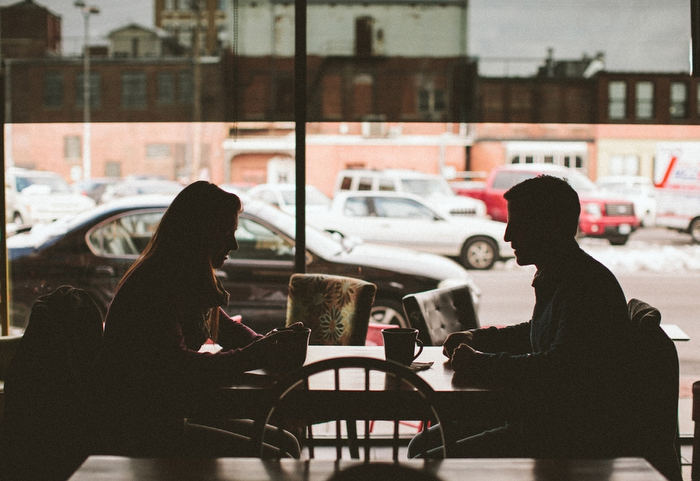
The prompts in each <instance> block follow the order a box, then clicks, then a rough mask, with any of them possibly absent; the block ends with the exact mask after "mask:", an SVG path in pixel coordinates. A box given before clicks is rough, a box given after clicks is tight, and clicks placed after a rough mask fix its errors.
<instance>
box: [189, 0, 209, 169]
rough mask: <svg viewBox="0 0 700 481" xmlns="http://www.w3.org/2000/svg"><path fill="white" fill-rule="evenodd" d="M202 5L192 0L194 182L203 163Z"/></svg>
mask: <svg viewBox="0 0 700 481" xmlns="http://www.w3.org/2000/svg"><path fill="white" fill-rule="evenodd" d="M202 4H204V5H205V6H206V0H192V9H193V10H194V21H195V25H194V42H192V43H193V49H194V52H193V55H192V60H193V62H194V65H193V70H194V72H193V84H194V86H193V88H194V92H193V97H194V98H193V104H194V105H193V109H192V120H193V125H192V127H193V135H192V137H193V142H192V172H191V173H190V174H191V175H190V179H191V180H192V181H195V180H198V179H199V171H200V167H201V161H202V61H201V60H202V59H201V50H202V41H201V37H202Z"/></svg>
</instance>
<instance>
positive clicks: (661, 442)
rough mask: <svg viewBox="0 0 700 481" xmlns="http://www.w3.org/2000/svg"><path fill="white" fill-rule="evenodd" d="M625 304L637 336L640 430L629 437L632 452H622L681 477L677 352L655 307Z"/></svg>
mask: <svg viewBox="0 0 700 481" xmlns="http://www.w3.org/2000/svg"><path fill="white" fill-rule="evenodd" d="M627 307H628V313H629V316H630V319H631V320H632V322H633V324H634V325H635V326H637V333H638V339H639V346H638V348H639V351H638V352H639V359H638V365H637V367H638V372H639V374H640V379H639V382H640V389H639V397H640V398H639V403H640V404H639V406H637V407H638V408H640V418H639V425H640V432H639V436H638V437H637V439H634V440H631V444H632V445H633V448H632V452H630V453H623V454H625V455H635V456H640V455H641V456H643V457H644V458H646V459H647V461H649V463H650V464H651V465H652V466H654V467H655V468H656V469H657V470H658V471H659V472H661V474H663V475H664V476H666V477H667V478H668V479H669V480H672V481H681V479H682V477H681V466H680V457H679V446H678V389H679V362H678V352H677V351H676V346H675V344H674V343H673V341H672V340H671V339H670V338H669V337H668V335H666V333H665V332H664V330H663V329H662V328H661V326H660V323H661V313H660V312H659V310H658V309H656V308H655V307H652V306H650V305H649V304H647V303H646V302H643V301H640V300H639V299H631V300H630V301H629V302H628V305H627ZM630 408H633V407H632V406H631V407H630Z"/></svg>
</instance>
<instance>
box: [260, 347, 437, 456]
mask: <svg viewBox="0 0 700 481" xmlns="http://www.w3.org/2000/svg"><path fill="white" fill-rule="evenodd" d="M434 397H435V393H434V391H433V389H432V388H431V387H430V385H429V384H428V383H427V382H426V381H425V380H424V379H422V378H421V377H420V376H418V375H417V374H416V373H415V372H413V371H412V370H411V369H409V368H408V367H406V366H403V365H401V364H398V363H395V362H393V361H385V360H383V359H376V358H368V357H342V358H334V359H326V360H322V361H318V362H315V363H312V364H309V365H307V366H304V367H302V368H300V369H298V370H296V371H294V372H292V373H290V374H288V375H287V376H285V377H284V378H282V379H281V380H280V381H278V383H277V385H276V386H275V389H274V391H273V393H272V394H271V396H270V399H271V400H272V401H271V403H270V405H269V406H268V407H267V408H266V409H265V412H266V414H265V415H264V416H263V417H261V418H260V419H256V420H255V425H254V428H253V434H252V436H251V440H252V441H251V442H252V452H255V453H260V455H261V457H266V456H268V457H269V456H270V455H272V453H269V452H266V451H265V450H263V446H264V444H265V443H267V444H274V442H268V441H266V437H267V438H268V439H269V436H270V435H271V432H270V431H273V432H274V431H275V430H270V429H269V428H266V426H269V425H273V426H277V427H278V428H279V429H283V428H285V427H287V426H288V425H289V424H291V425H293V426H297V427H299V425H300V424H301V426H304V427H305V428H307V429H306V430H305V433H306V436H304V439H303V440H302V444H304V445H305V446H302V447H307V448H308V449H309V456H310V457H314V447H315V446H316V445H317V444H325V445H328V439H325V440H319V439H317V438H314V437H313V435H312V431H311V430H310V429H309V428H310V426H312V425H314V424H319V423H328V422H332V423H334V424H335V426H334V429H332V442H331V446H333V445H334V446H335V449H336V457H337V459H341V458H342V456H343V454H342V453H343V448H344V447H345V446H348V443H349V442H356V443H358V445H359V446H360V447H361V448H363V451H364V458H365V460H369V459H370V458H369V456H370V450H371V447H372V445H373V440H377V439H381V444H382V445H383V446H387V443H389V444H388V445H390V446H391V447H392V448H393V459H394V460H397V459H398V451H399V447H400V446H402V445H405V444H407V443H406V441H407V439H402V438H401V433H400V432H399V425H400V422H401V421H422V425H423V429H427V426H428V424H429V422H438V423H439V422H440V417H439V414H438V412H437V410H436V409H435V407H434V405H433V402H434ZM397 403H400V404H401V405H402V406H408V407H410V408H411V411H412V413H413V414H414V416H412V417H411V418H410V419H397V415H396V409H395V407H394V406H395V405H396V404H397ZM342 421H346V422H350V423H353V425H354V423H355V422H357V421H363V423H364V435H363V436H359V437H353V438H352V439H351V441H349V440H348V438H346V437H344V436H343V432H342ZM372 421H391V424H393V427H392V431H391V435H390V438H389V439H388V438H387V432H386V430H380V429H378V428H376V427H375V428H374V429H372V427H371V424H372ZM440 426H442V424H440ZM440 432H442V431H440ZM413 434H415V432H413ZM322 441H325V443H323V442H322ZM442 444H443V446H444V445H445V443H444V436H443V443H442ZM443 455H444V452H443Z"/></svg>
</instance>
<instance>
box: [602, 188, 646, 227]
mask: <svg viewBox="0 0 700 481" xmlns="http://www.w3.org/2000/svg"><path fill="white" fill-rule="evenodd" d="M595 183H596V185H597V186H598V188H600V189H601V190H604V191H605V192H610V193H611V194H613V195H617V196H619V197H623V198H625V199H627V200H629V201H630V202H632V203H633V204H634V213H635V215H636V216H637V218H638V219H639V222H640V225H642V226H644V227H651V226H653V225H654V223H655V219H656V200H657V197H658V194H657V192H656V187H654V182H652V181H651V179H650V178H648V177H644V176H641V175H610V176H606V177H600V178H599V179H598V180H596V182H595Z"/></svg>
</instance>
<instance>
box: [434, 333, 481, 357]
mask: <svg viewBox="0 0 700 481" xmlns="http://www.w3.org/2000/svg"><path fill="white" fill-rule="evenodd" d="M473 341H474V334H473V333H472V332H471V331H462V332H453V333H452V334H450V335H449V336H447V339H445V342H444V344H443V345H442V353H443V354H444V355H445V357H449V358H450V359H452V353H453V352H454V350H455V349H457V346H459V345H460V344H467V345H471V343H472V342H473Z"/></svg>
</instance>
